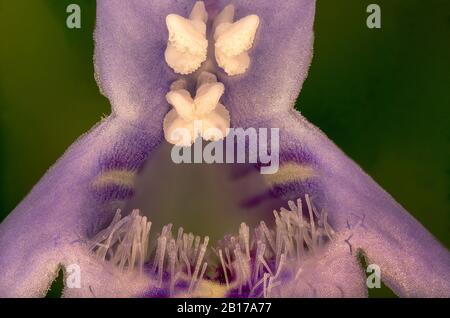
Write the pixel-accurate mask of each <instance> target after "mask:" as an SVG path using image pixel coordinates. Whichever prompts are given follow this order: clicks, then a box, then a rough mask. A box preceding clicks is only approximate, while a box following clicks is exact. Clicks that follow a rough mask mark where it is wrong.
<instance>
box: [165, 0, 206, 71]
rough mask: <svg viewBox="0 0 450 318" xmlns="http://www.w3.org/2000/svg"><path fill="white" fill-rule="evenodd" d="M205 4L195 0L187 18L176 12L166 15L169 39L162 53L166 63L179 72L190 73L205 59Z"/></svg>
mask: <svg viewBox="0 0 450 318" xmlns="http://www.w3.org/2000/svg"><path fill="white" fill-rule="evenodd" d="M207 20H208V13H207V12H206V9H205V4H204V3H203V2H202V1H197V2H196V3H195V5H194V8H193V9H192V12H191V15H190V16H189V18H188V19H186V18H183V17H181V16H179V15H177V14H169V15H168V16H167V17H166V24H167V29H168V31H169V39H168V41H167V49H166V52H165V54H164V56H165V59H166V62H167V64H168V65H169V66H170V67H171V68H172V69H173V70H174V71H175V72H176V73H179V74H190V73H192V72H194V71H195V70H197V69H198V68H199V67H200V65H201V64H202V63H203V62H204V61H205V60H206V55H207V49H208V40H207V39H206V21H207Z"/></svg>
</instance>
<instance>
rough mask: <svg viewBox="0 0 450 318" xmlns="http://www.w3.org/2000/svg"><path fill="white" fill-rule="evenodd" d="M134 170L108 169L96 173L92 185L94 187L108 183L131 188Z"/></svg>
mask: <svg viewBox="0 0 450 318" xmlns="http://www.w3.org/2000/svg"><path fill="white" fill-rule="evenodd" d="M135 177H136V171H132V170H110V171H105V172H103V173H101V174H100V175H98V176H97V177H96V178H95V180H94V182H93V185H94V186H96V187H104V186H107V185H110V184H115V185H120V186H124V187H129V188H133V187H134V178H135Z"/></svg>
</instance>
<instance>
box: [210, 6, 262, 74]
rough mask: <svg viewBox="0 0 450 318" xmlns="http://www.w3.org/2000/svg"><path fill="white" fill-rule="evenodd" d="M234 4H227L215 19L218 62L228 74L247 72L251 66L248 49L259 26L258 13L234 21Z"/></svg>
mask: <svg viewBox="0 0 450 318" xmlns="http://www.w3.org/2000/svg"><path fill="white" fill-rule="evenodd" d="M233 20H234V6H233V5H229V6H226V7H225V8H224V9H223V11H222V12H221V13H220V14H219V15H218V16H217V17H216V19H215V21H214V26H215V31H214V39H215V41H216V42H215V55H216V60H217V64H218V65H219V66H220V67H221V68H223V69H224V70H225V72H226V73H227V74H228V75H230V76H231V75H239V74H243V73H245V71H246V70H247V69H248V67H249V66H250V57H249V55H248V50H250V49H251V48H252V46H253V41H254V39H255V35H256V31H257V29H258V26H259V17H258V16H257V15H249V16H246V17H244V18H242V19H240V20H239V21H236V22H234V23H233Z"/></svg>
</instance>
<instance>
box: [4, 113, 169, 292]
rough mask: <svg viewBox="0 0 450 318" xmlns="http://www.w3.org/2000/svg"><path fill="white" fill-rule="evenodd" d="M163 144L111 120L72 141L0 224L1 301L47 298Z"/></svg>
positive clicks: (124, 199) (156, 138)
mask: <svg viewBox="0 0 450 318" xmlns="http://www.w3.org/2000/svg"><path fill="white" fill-rule="evenodd" d="M161 139H162V136H158V135H156V136H155V135H153V134H151V133H149V132H147V131H145V130H141V129H137V128H135V127H134V126H131V125H129V123H128V122H126V121H123V120H120V119H119V118H117V117H110V118H108V119H106V120H104V121H103V122H101V123H100V124H99V125H97V126H96V127H95V128H94V129H93V130H92V131H91V132H89V133H88V134H86V135H85V136H83V137H81V138H80V139H79V140H78V141H77V142H75V143H74V144H73V145H72V146H71V147H70V148H69V149H68V150H67V151H66V153H65V154H64V156H63V157H62V158H61V159H60V160H58V162H57V163H56V164H55V165H54V166H53V167H52V168H51V169H50V170H49V171H48V172H47V174H46V175H45V176H44V177H43V178H42V179H41V181H40V182H39V183H38V184H37V185H36V186H35V187H34V188H33V190H32V191H31V192H30V193H29V194H28V195H27V197H26V198H25V199H24V200H23V201H22V202H21V203H20V204H19V205H18V206H17V207H16V208H15V209H14V210H13V211H12V212H11V213H10V214H9V216H8V217H7V218H6V219H5V220H4V221H3V222H2V223H1V224H0V241H1V242H2V244H0V296H2V297H6V296H13V297H30V296H33V297H36V296H44V295H45V293H46V291H47V289H48V287H49V286H50V283H51V281H52V280H53V279H54V278H55V277H56V275H57V271H58V268H59V266H63V267H65V266H67V265H70V264H71V262H73V261H74V260H77V259H78V258H79V257H78V256H79V253H78V252H77V251H78V250H84V251H85V252H86V251H87V247H86V240H87V239H88V238H89V237H90V236H91V235H93V234H95V233H96V232H97V231H98V230H100V229H102V228H103V227H104V226H105V224H108V223H109V222H110V221H111V218H112V216H113V215H112V214H111V213H112V211H115V209H117V208H120V207H121V205H122V204H123V203H124V202H125V201H126V200H127V199H129V198H130V196H131V195H132V194H133V186H132V184H130V183H129V182H128V180H124V178H126V176H127V175H132V174H133V173H134V172H135V171H136V170H137V169H138V168H139V167H140V166H141V165H142V163H143V161H144V160H145V159H146V158H147V157H148V154H149V152H150V151H151V150H152V149H154V147H155V146H156V145H158V144H159V143H160V142H161ZM74 253H76V254H74ZM80 259H81V260H83V259H85V258H80ZM78 265H79V266H80V267H81V270H82V271H83V270H84V268H83V265H84V264H78Z"/></svg>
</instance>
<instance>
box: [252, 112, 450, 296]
mask: <svg viewBox="0 0 450 318" xmlns="http://www.w3.org/2000/svg"><path fill="white" fill-rule="evenodd" d="M259 125H261V127H279V128H280V129H281V131H280V138H281V140H280V169H279V173H280V176H279V177H280V181H279V182H278V183H276V184H273V185H272V186H273V189H277V192H276V195H278V196H280V195H282V196H284V197H285V198H287V199H295V198H296V197H300V196H301V195H303V194H304V193H308V194H310V195H311V196H312V197H313V198H314V202H316V203H317V206H318V208H320V209H325V210H326V211H328V220H329V223H330V224H331V226H332V227H333V229H335V230H336V232H338V233H344V232H345V233H347V234H348V235H347V238H346V239H345V241H346V244H347V245H348V253H349V255H356V253H357V251H358V250H361V251H362V252H363V253H364V255H365V256H366V258H367V260H368V262H369V263H375V264H377V265H378V266H379V267H380V268H381V278H382V280H383V281H384V282H385V283H386V284H387V285H388V286H389V287H390V288H391V289H392V290H393V291H394V292H395V293H396V294H398V295H399V296H405V297H449V296H450V253H449V251H448V250H447V249H446V248H445V247H443V246H442V245H441V244H440V243H439V242H438V241H436V239H435V238H434V237H433V236H432V235H431V234H430V233H429V232H428V231H427V230H426V229H425V228H424V227H423V226H422V225H421V224H420V223H419V222H417V221H416V220H415V219H414V218H413V217H412V216H411V215H410V214H409V213H408V212H407V211H406V210H405V209H403V208H402V207H401V206H400V205H399V204H398V203H397V202H395V200H394V199H393V198H392V197H391V196H390V195H389V194H388V193H386V192H385V191H384V190H383V189H382V188H381V187H380V186H379V185H377V184H376V183H375V182H374V181H373V180H372V179H371V178H370V177H369V176H368V175H367V174H366V173H364V172H363V171H362V170H361V168H360V167H358V165H357V164H355V163H354V162H353V161H352V160H351V159H349V158H348V157H347V156H346V155H345V154H344V153H343V152H342V151H341V150H340V149H339V148H338V147H336V145H334V144H333V142H331V141H330V140H329V139H328V138H327V137H326V136H325V135H324V134H323V133H322V132H321V131H320V130H319V129H317V128H316V127H314V126H313V125H312V124H310V123H309V122H308V121H307V120H306V119H305V118H304V117H302V116H301V115H300V114H299V113H297V112H295V111H294V110H291V111H288V112H286V113H285V114H280V115H279V116H277V117H276V118H273V119H272V120H267V121H262V122H260V123H259ZM292 164H293V165H297V166H299V167H303V168H309V171H310V172H309V173H308V174H307V175H302V173H300V172H298V175H297V176H296V178H297V180H298V181H297V182H292V180H291V179H292V178H290V179H289V182H283V180H284V179H283V178H282V177H283V175H282V172H283V171H284V169H285V167H288V166H289V167H291V165H292ZM291 177H292V176H291ZM272 178H274V177H273V176H272ZM274 179H276V178H274ZM286 180H287V179H286ZM263 199H268V197H264V198H263Z"/></svg>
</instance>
